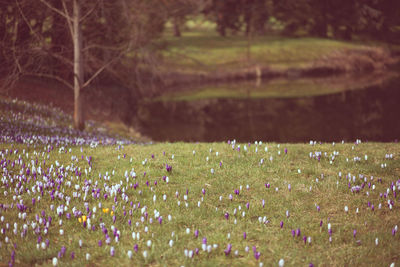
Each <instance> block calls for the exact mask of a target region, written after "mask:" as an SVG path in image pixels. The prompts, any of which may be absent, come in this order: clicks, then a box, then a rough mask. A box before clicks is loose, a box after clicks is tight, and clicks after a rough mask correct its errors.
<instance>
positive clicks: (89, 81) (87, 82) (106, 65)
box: [81, 57, 119, 89]
mask: <svg viewBox="0 0 400 267" xmlns="http://www.w3.org/2000/svg"><path fill="white" fill-rule="evenodd" d="M117 58H119V57H115V58H113V59H111V60H110V61H108V62H107V63H106V64H104V65H103V66H101V67H100V68H99V69H98V70H97V71H96V72H95V73H94V74H93V75H92V77H90V78H89V79H88V80H87V81H86V82H85V83H84V84H83V85H82V88H81V89H83V88H85V87H87V86H88V85H89V84H90V83H91V82H92V81H93V80H94V79H95V78H96V77H97V76H99V74H100V73H101V72H102V71H103V70H105V69H106V68H107V67H108V66H110V65H111V64H112V63H113V62H114V61H116V59H117Z"/></svg>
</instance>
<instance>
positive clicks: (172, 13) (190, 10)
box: [159, 0, 208, 37]
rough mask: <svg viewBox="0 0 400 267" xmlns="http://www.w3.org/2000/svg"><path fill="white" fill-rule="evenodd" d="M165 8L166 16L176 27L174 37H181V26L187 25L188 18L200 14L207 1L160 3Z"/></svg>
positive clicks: (177, 0) (190, 0) (181, 0)
mask: <svg viewBox="0 0 400 267" xmlns="http://www.w3.org/2000/svg"><path fill="white" fill-rule="evenodd" d="M160 2H161V3H162V5H163V6H164V7H165V11H166V14H165V16H167V17H168V19H171V21H172V24H173V27H174V36H175V37H180V36H181V26H182V25H183V24H184V23H185V21H186V17H187V16H190V15H196V14H199V13H200V12H201V11H202V10H203V9H204V6H205V5H206V4H207V2H208V1H207V0H162V1H160ZM159 15H160V14H159Z"/></svg>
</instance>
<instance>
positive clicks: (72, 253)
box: [71, 251, 75, 260]
mask: <svg viewBox="0 0 400 267" xmlns="http://www.w3.org/2000/svg"><path fill="white" fill-rule="evenodd" d="M71 259H72V260H73V259H75V252H73V251H72V252H71Z"/></svg>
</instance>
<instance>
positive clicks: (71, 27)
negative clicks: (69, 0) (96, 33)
mask: <svg viewBox="0 0 400 267" xmlns="http://www.w3.org/2000/svg"><path fill="white" fill-rule="evenodd" d="M61 2H62V5H63V8H64V12H65V14H66V15H67V23H68V29H69V33H70V34H71V37H72V38H73V36H74V27H73V26H72V17H71V16H70V15H69V12H68V8H67V6H66V5H65V1H64V0H61Z"/></svg>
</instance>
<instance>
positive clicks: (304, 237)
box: [303, 236, 307, 244]
mask: <svg viewBox="0 0 400 267" xmlns="http://www.w3.org/2000/svg"><path fill="white" fill-rule="evenodd" d="M303 242H304V244H305V243H307V236H303Z"/></svg>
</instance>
